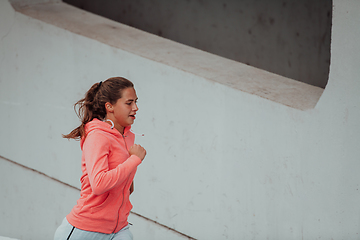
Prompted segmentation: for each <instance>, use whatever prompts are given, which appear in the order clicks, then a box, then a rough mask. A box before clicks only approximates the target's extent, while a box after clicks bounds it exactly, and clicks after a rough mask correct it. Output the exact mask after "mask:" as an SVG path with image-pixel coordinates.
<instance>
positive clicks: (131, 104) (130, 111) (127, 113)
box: [105, 88, 139, 133]
mask: <svg viewBox="0 0 360 240" xmlns="http://www.w3.org/2000/svg"><path fill="white" fill-rule="evenodd" d="M137 99H138V98H137V96H136V92H135V89H134V88H126V89H124V90H122V97H121V98H119V99H118V100H117V101H116V103H115V104H111V103H106V105H105V106H106V111H107V116H106V118H108V119H111V120H112V121H113V122H114V127H115V128H116V129H117V130H118V131H119V132H120V133H123V132H124V128H125V127H127V126H130V125H132V124H133V123H134V120H135V115H136V112H137V111H138V110H139V108H138V107H137V104H136V103H137Z"/></svg>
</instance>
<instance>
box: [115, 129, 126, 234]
mask: <svg viewBox="0 0 360 240" xmlns="http://www.w3.org/2000/svg"><path fill="white" fill-rule="evenodd" d="M120 135H121V136H122V138H123V140H124V143H125V149H126V151H128V147H127V144H126V141H125V136H124V135H123V134H121V133H120ZM128 182H129V179H128V180H127V181H126V183H125V186H126V185H127V184H128ZM122 195H123V198H122V201H121V205H120V207H119V209H118V211H117V219H116V225H115V229H114V231H113V233H115V231H116V228H117V227H118V224H119V215H120V213H119V211H120V209H121V207H122V206H123V204H124V200H125V192H123V194H122Z"/></svg>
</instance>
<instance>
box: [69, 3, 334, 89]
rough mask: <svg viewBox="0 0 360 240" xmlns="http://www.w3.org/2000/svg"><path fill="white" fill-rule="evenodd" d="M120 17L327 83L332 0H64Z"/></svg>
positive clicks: (167, 35) (179, 39)
mask: <svg viewBox="0 0 360 240" xmlns="http://www.w3.org/2000/svg"><path fill="white" fill-rule="evenodd" d="M64 2H66V3H69V4H71V5H74V6H76V7H79V8H81V9H84V10H86V11H89V12H92V13H95V14H98V15H101V16H104V17H106V18H109V19H112V20H115V21H117V22H120V23H123V24H126V25H129V26H132V27H135V28H138V29H141V30H143V31H146V32H149V33H152V34H156V35H158V36H161V37H164V38H168V39H171V40H173V41H176V42H179V43H182V44H185V45H189V46H192V47H195V48H198V49H201V50H204V51H207V52H210V53H213V54H216V55H219V56H222V57H225V58H228V59H232V60H235V61H238V62H242V63H245V64H248V65H251V66H254V67H257V68H260V69H263V70H266V71H269V72H273V73H276V74H279V75H282V76H285V77H288V78H292V79H295V80H298V81H301V82H304V83H308V84H311V85H314V86H318V87H321V88H325V86H326V84H327V81H328V76H329V66H330V42H331V22H332V1H331V0H317V1H313V0H299V1H293V0H275V1H268V0H258V1H253V0H238V1H236V0H217V1H214V0H211V1H203V0H186V1H185V0H182V1H180V0H172V1H168V0H152V1H149V0H131V1H130V0H122V1H117V0H101V1H100V0H64Z"/></svg>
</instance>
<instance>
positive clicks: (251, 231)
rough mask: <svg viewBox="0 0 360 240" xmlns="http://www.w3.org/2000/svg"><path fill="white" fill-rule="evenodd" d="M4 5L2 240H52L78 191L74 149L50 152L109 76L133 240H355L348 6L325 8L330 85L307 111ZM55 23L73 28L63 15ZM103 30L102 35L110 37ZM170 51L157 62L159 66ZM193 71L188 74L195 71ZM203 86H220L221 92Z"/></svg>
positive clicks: (358, 131)
mask: <svg viewBox="0 0 360 240" xmlns="http://www.w3.org/2000/svg"><path fill="white" fill-rule="evenodd" d="M16 2H17V3H16V4H14V5H16V6H17V8H18V9H20V10H21V11H22V12H23V13H22V12H19V11H20V10H18V11H15V10H14V9H13V8H12V6H11V5H10V4H9V2H8V1H0V41H1V42H0V63H1V64H0V112H1V113H2V114H1V120H0V121H1V124H0V156H2V158H0V164H1V166H0V171H1V172H0V177H1V179H0V190H1V191H0V205H1V206H2V207H1V210H0V214H1V215H0V216H1V217H0V233H1V234H2V235H4V236H7V237H13V238H18V239H22V240H25V239H37V240H42V239H44V240H45V239H49V238H50V236H52V234H53V231H54V229H55V228H56V226H57V225H58V224H59V222H60V221H61V220H62V219H63V217H64V216H65V215H66V214H67V213H68V211H69V210H70V208H71V206H72V205H73V204H74V203H75V201H76V199H77V194H78V193H77V191H76V188H78V187H79V186H80V183H79V177H80V174H81V173H80V156H81V152H80V148H79V143H78V142H76V141H67V140H64V139H62V138H61V134H63V133H67V132H69V131H70V130H72V129H73V128H75V127H76V126H77V125H78V124H79V122H78V120H77V118H76V115H75V113H74V111H73V109H72V105H73V103H75V102H76V101H77V100H78V99H80V98H81V97H82V96H83V94H84V93H85V91H86V90H87V89H88V88H89V87H90V86H91V85H92V84H93V83H94V82H98V81H100V80H104V79H106V78H108V77H111V76H119V75H120V76H124V77H126V78H129V79H130V80H132V81H133V82H134V83H135V88H136V90H137V94H138V97H139V108H140V110H139V112H138V114H137V119H136V123H135V124H134V126H133V129H134V131H135V132H137V133H144V134H145V136H144V137H138V138H137V139H136V141H137V142H138V143H140V144H142V145H143V146H144V147H145V148H146V149H147V151H148V155H147V157H146V159H145V161H144V162H143V163H142V164H141V165H140V166H139V169H138V173H137V176H136V178H135V192H134V194H133V195H132V199H131V200H132V203H133V205H134V209H133V211H134V213H136V214H139V215H141V216H144V217H146V218H148V219H149V220H148V221H147V220H144V218H141V217H138V215H134V216H132V217H131V218H132V219H131V221H133V222H134V223H135V225H134V227H133V232H134V235H135V236H138V237H137V238H136V239H145V236H150V237H148V238H147V239H151V237H153V239H184V237H183V236H179V235H176V234H175V233H174V232H173V231H172V230H169V229H174V230H176V231H178V232H181V233H184V234H186V235H187V236H190V237H192V238H195V239H273V240H278V239H287V240H288V239H294V240H295V239H296V240H300V239H308V240H313V239H332V238H333V239H358V236H359V225H360V220H359V212H360V205H359V204H358V203H359V201H360V192H359V182H360V176H359V174H358V169H359V156H360V149H359V147H358V146H359V144H360V137H359V136H360V126H359V125H360V124H359V121H358V120H359V118H360V109H359V103H360V95H359V91H360V82H359V81H358V76H359V75H360V67H359V62H360V54H359V53H360V45H359V44H358V39H359V37H360V29H359V28H358V26H357V25H358V24H357V23H358V22H359V21H360V16H359V14H358V13H359V11H360V2H358V1H350V0H335V1H334V12H333V29H332V48H331V49H332V52H331V56H332V58H331V67H330V77H329V82H328V84H327V86H326V88H325V90H324V92H323V93H322V95H321V98H320V99H319V101H318V102H317V104H316V106H314V107H313V108H309V109H306V110H301V109H298V108H294V107H290V106H287V105H285V104H281V103H278V102H276V101H271V100H269V99H266V98H264V97H260V96H259V95H257V94H256V93H254V94H251V93H249V92H244V91H242V90H239V89H236V88H232V87H230V86H228V85H226V84H221V83H219V82H215V81H212V80H209V79H208V78H206V77H203V75H201V74H194V73H192V72H191V71H186V70H184V69H185V68H184V67H182V68H177V67H174V66H172V65H171V66H170V65H168V64H166V61H165V62H161V61H155V60H152V59H150V58H148V57H144V56H145V55H142V54H134V53H133V52H129V51H127V50H124V49H127V46H126V45H125V44H123V43H121V44H123V45H121V44H120V45H119V46H118V45H116V46H118V47H114V46H115V44H114V45H112V44H113V43H114V42H115V40H116V39H115V40H114V39H113V38H112V35H111V34H110V35H107V37H108V39H107V40H108V41H109V44H106V43H105V41H104V42H100V41H98V40H97V39H96V37H94V38H91V37H86V36H84V33H83V32H82V31H81V29H80V30H79V29H76V28H73V29H72V30H71V31H69V30H67V29H66V28H65V27H64V28H62V27H58V26H57V25H56V24H57V23H56V22H60V21H62V19H61V18H59V15H58V14H57V12H56V10H57V9H60V8H61V7H62V6H63V3H61V2H59V3H44V4H40V5H41V6H40V7H39V6H38V5H36V6H32V5H31V4H30V5H29V3H27V4H24V5H22V2H21V1H20V0H16ZM19 6H21V7H19ZM39 9H40V10H41V11H40V10H39ZM50 10H51V11H50ZM44 11H45V12H47V13H50V14H48V15H46V16H47V18H49V19H50V18H51V17H54V16H56V18H55V19H51V21H52V22H53V24H50V23H47V20H49V19H44V20H39V18H40V15H43V12H44ZM25 13H26V14H25ZM27 14H29V15H30V14H31V16H29V15H27ZM61 14H63V16H64V18H66V19H72V18H71V16H67V15H66V14H72V12H71V11H68V12H65V13H61ZM87 16H88V15H86V13H84V12H82V11H80V12H78V17H79V18H80V19H81V18H83V19H87ZM51 21H50V20H49V21H48V22H51ZM98 21H99V22H101V24H103V23H104V21H105V20H103V19H101V18H99V19H98ZM66 23H67V24H70V23H69V22H68V21H67V22H66ZM86 23H88V21H86ZM79 24H80V23H76V24H75V23H74V25H76V26H78V25H79ZM116 24H118V25H116ZM116 24H114V25H111V24H110V25H109V24H108V25H106V26H115V27H116V29H118V31H122V30H119V29H122V27H121V24H120V23H116ZM104 26H105V25H104ZM67 27H68V28H71V26H67ZM77 30H78V32H76V31H77ZM92 31H93V32H92V33H93V34H94V35H95V36H96V35H97V34H98V35H101V34H99V32H98V31H101V29H100V28H92ZM114 31H115V30H114ZM126 33H127V35H132V34H133V35H132V36H139V35H138V34H137V32H136V31H135V30H134V31H133V30H131V29H129V30H128V32H126ZM125 37H126V36H125ZM152 37H153V36H148V38H149V39H151V38H152ZM141 40H143V41H144V45H138V49H139V50H141V51H143V53H145V52H146V51H148V52H151V50H152V48H151V47H148V46H147V45H146V42H147V37H146V36H145V37H143V38H142V39H141ZM157 43H158V44H159V45H161V44H162V43H163V42H162V40H161V39H159V41H158V42H157ZM166 43H167V42H166ZM154 44H155V43H154ZM122 46H123V48H122ZM161 46H162V45H161ZM171 46H172V45H171V44H167V45H164V52H167V51H168V52H169V55H171V54H170V53H171V52H172V49H171ZM174 47H177V45H174ZM189 51H190V50H189ZM156 54H158V53H154V55H156ZM146 56H148V55H146ZM193 57H194V58H195V60H196V61H198V62H199V63H198V66H200V65H201V62H203V61H206V59H203V58H202V55H201V54H200V55H199V56H196V55H194V56H193ZM196 57H198V58H196ZM177 60H178V62H179V63H178V64H179V65H180V64H183V62H184V61H185V60H186V57H185V55H181V54H178V58H177ZM192 60H194V59H192ZM195 60H194V61H193V62H196V61H195ZM212 60H213V61H216V62H218V63H219V64H222V63H223V61H225V60H224V59H222V58H220V57H217V56H212ZM193 62H192V63H193ZM173 63H174V62H173ZM237 64H238V67H239V69H243V67H242V65H243V64H241V63H237ZM189 68H190V66H189ZM246 69H247V68H246ZM200 71H204V72H205V71H206V70H204V69H202V68H200V67H199V72H200ZM216 73H218V74H219V76H221V78H222V80H223V81H224V82H226V81H230V80H231V78H232V76H226V75H224V74H223V72H220V70H219V72H216V71H213V72H212V74H214V75H216ZM255 73H256V74H257V76H258V77H257V78H258V79H257V80H259V81H258V82H257V83H256V86H254V88H261V87H263V89H264V92H265V93H266V92H267V91H268V86H267V85H266V82H265V81H264V83H263V85H262V83H261V79H262V77H263V76H265V75H266V74H265V73H262V72H261V71H258V70H257V71H255ZM266 76H267V75H266ZM239 80H242V79H241V78H239ZM279 80H281V81H282V80H284V79H283V78H281V77H279ZM274 82H276V81H274ZM290 86H293V87H294V88H295V90H296V88H297V86H298V85H296V84H294V85H290ZM273 87H280V88H281V87H282V85H281V84H279V85H278V86H273ZM313 88H314V89H315V87H313ZM309 89H310V90H311V89H312V88H311V87H310V88H309ZM277 93H278V94H280V93H281V91H279V92H277ZM278 97H281V96H278ZM4 159H8V160H11V161H13V162H15V163H19V164H22V165H24V166H25V167H26V168H25V169H27V170H26V171H25V170H24V169H23V167H20V166H18V165H16V164H13V163H10V162H9V161H8V160H4ZM29 168H31V169H34V170H36V171H31V170H30V169H29ZM39 172H41V173H44V174H46V175H47V176H49V177H50V178H52V179H53V180H51V179H49V178H48V177H45V176H44V175H42V174H39ZM54 179H55V180H58V181H62V182H64V183H66V184H68V185H70V186H73V187H75V189H74V188H73V187H70V186H68V187H66V185H64V184H60V183H59V182H58V181H55V180H54ZM52 181H55V182H52ZM156 222H158V223H160V224H162V225H165V226H166V227H167V228H163V226H162V225H159V224H156ZM44 226H45V227H44ZM3 233H4V234H3ZM185 239H186V238H185Z"/></svg>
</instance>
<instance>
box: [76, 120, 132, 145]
mask: <svg viewBox="0 0 360 240" xmlns="http://www.w3.org/2000/svg"><path fill="white" fill-rule="evenodd" d="M130 129H131V126H127V127H125V129H124V136H125V135H126V134H127V133H128V132H129V131H130ZM95 130H100V131H103V132H107V133H110V134H113V135H114V136H115V137H116V138H119V137H121V133H120V132H119V131H118V130H116V129H115V128H111V125H110V124H108V123H106V122H103V121H100V120H99V119H97V118H94V119H93V120H91V121H90V122H88V123H87V124H85V136H83V137H82V138H81V140H80V147H81V149H82V148H83V144H84V141H85V138H86V136H87V135H88V134H89V133H91V132H93V131H95Z"/></svg>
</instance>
